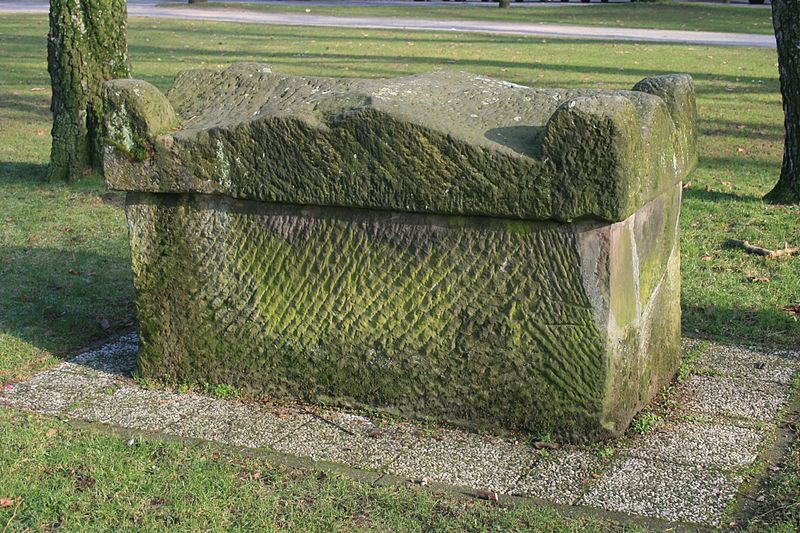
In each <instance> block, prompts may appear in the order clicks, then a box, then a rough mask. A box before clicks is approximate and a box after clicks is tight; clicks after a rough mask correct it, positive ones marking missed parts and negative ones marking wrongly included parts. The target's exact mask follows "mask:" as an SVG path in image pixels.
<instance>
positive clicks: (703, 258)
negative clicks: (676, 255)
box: [700, 254, 713, 261]
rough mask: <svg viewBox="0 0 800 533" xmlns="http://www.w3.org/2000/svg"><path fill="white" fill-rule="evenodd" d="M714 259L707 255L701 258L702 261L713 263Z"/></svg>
mask: <svg viewBox="0 0 800 533" xmlns="http://www.w3.org/2000/svg"><path fill="white" fill-rule="evenodd" d="M712 259H713V257H711V256H710V255H708V254H705V255H704V256H703V257H701V258H700V260H701V261H711V260H712Z"/></svg>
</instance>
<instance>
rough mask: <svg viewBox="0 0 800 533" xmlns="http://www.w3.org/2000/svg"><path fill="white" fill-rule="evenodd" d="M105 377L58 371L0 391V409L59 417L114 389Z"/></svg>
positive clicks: (112, 381) (46, 373) (39, 375)
mask: <svg viewBox="0 0 800 533" xmlns="http://www.w3.org/2000/svg"><path fill="white" fill-rule="evenodd" d="M115 383H116V382H115V380H114V379H113V377H110V376H109V375H103V374H99V375H96V376H85V375H81V374H73V373H70V372H62V371H61V370H60V369H59V368H58V367H56V368H55V369H52V370H47V371H45V372H42V373H40V374H37V375H36V376H34V377H33V378H31V379H30V380H28V381H23V382H20V383H15V384H12V385H9V386H7V387H6V388H5V389H4V390H2V391H0V405H3V404H4V405H6V406H8V407H15V408H17V409H28V410H32V411H37V412H40V413H47V414H61V413H65V412H67V411H69V410H71V409H74V408H75V407H77V406H78V405H79V404H80V403H82V402H85V401H87V400H89V399H91V398H93V397H95V396H97V395H99V394H102V393H103V391H104V390H106V389H107V388H109V387H113V386H114V385H115Z"/></svg>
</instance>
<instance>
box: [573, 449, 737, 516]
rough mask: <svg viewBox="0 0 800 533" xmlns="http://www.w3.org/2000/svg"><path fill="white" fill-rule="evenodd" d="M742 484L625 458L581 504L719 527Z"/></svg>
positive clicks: (710, 472)
mask: <svg viewBox="0 0 800 533" xmlns="http://www.w3.org/2000/svg"><path fill="white" fill-rule="evenodd" d="M742 480H743V478H742V477H741V476H740V475H730V474H729V475H726V474H723V473H721V472H720V471H718V470H715V469H712V468H702V467H697V466H691V465H681V464H675V463H669V462H664V461H647V460H644V459H638V458H623V459H620V460H618V461H616V462H615V463H614V464H613V465H612V467H611V469H610V470H609V472H608V473H607V474H606V475H605V476H603V477H602V478H601V479H599V480H598V481H597V483H595V484H593V485H592V486H591V487H590V489H589V491H588V492H587V494H586V495H584V496H583V497H582V498H581V500H580V502H579V503H581V504H583V505H589V506H591V507H600V508H603V509H608V510H611V511H618V512H622V513H629V514H635V515H642V516H649V517H654V518H661V519H664V520H669V521H677V522H691V523H698V524H706V525H711V526H716V525H718V524H719V523H720V519H721V517H722V515H723V513H724V511H725V508H726V506H727V505H728V502H729V501H731V499H732V498H733V497H734V495H735V494H736V488H737V487H738V486H739V485H740V484H741V482H742Z"/></svg>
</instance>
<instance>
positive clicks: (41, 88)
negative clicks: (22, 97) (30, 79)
mask: <svg viewBox="0 0 800 533" xmlns="http://www.w3.org/2000/svg"><path fill="white" fill-rule="evenodd" d="M31 91H32V92H35V93H38V92H41V91H44V87H31Z"/></svg>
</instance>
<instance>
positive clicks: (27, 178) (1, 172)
mask: <svg viewBox="0 0 800 533" xmlns="http://www.w3.org/2000/svg"><path fill="white" fill-rule="evenodd" d="M46 176H47V165H46V164H43V163H29V162H12V161H0V179H2V180H3V181H5V182H6V183H12V182H16V183H32V184H34V183H35V184H38V185H41V183H42V182H43V181H44V179H45V177H46Z"/></svg>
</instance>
